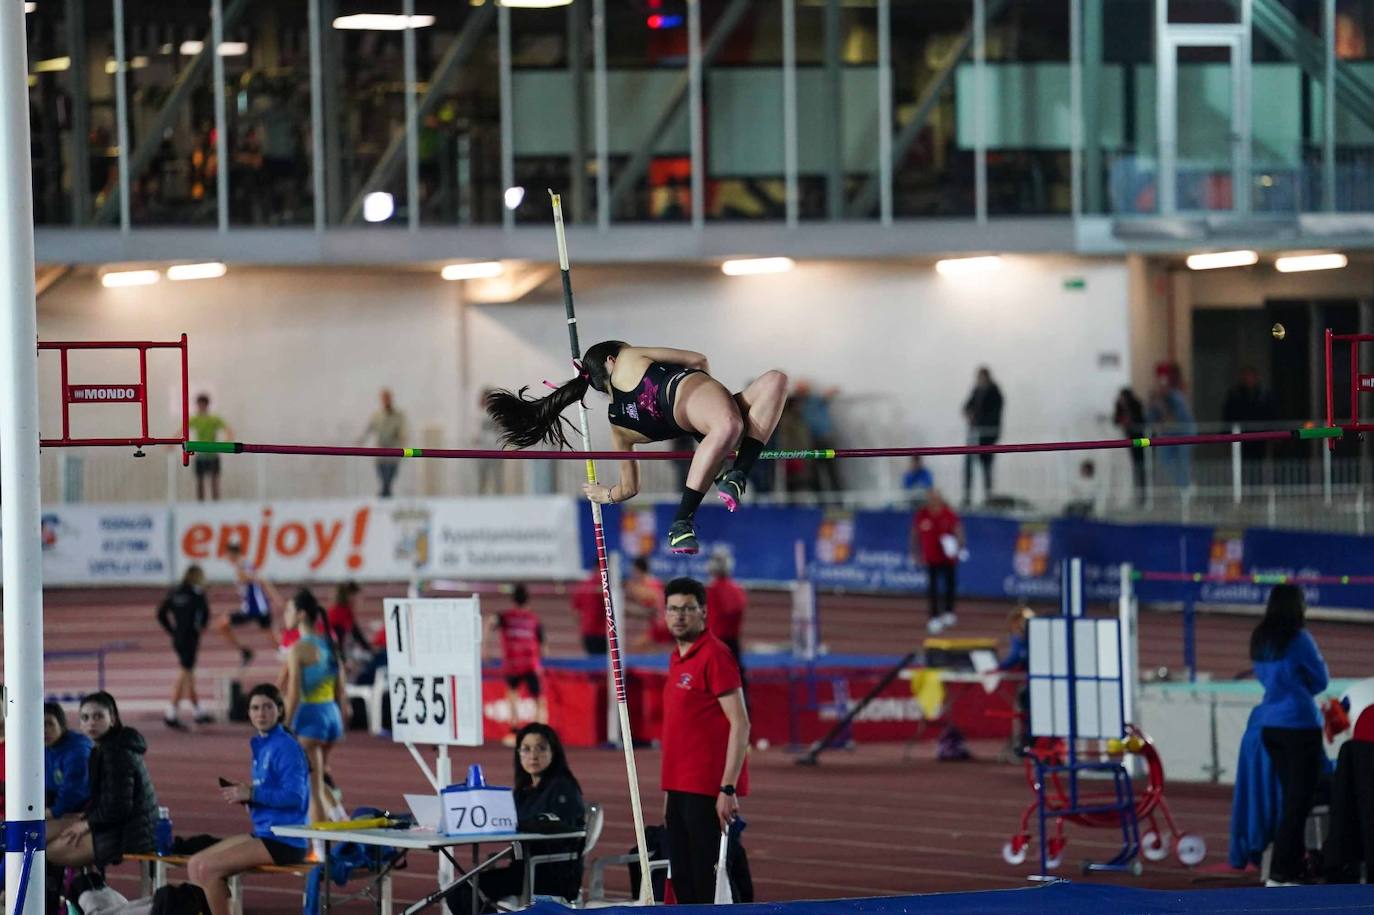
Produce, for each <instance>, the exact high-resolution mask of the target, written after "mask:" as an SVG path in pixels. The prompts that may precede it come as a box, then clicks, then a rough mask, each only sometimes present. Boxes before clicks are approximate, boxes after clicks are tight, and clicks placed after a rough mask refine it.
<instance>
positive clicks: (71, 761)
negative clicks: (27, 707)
mask: <svg viewBox="0 0 1374 915" xmlns="http://www.w3.org/2000/svg"><path fill="white" fill-rule="evenodd" d="M43 747H44V749H43V763H44V765H43V780H44V786H43V787H44V793H45V795H46V798H47V805H48V835H51V836H55V835H57V833H59V832H61V831H62V830H63V829H66V828H67V826H68V825H69V824H70V823H71V822H73V821H75V819H76V817H77V815H78V814H80V813H81V811H83V810H85V809H86V805H87V804H89V803H90V801H91V774H90V761H91V747H92V744H91V739H90V738H89V737H87V736H86V735H85V734H78V733H76V732H75V731H70V730H68V729H67V713H66V712H64V711H63V710H62V706H60V705H58V704H57V703H56V702H45V703H43Z"/></svg>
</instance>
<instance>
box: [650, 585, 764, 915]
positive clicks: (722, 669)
mask: <svg viewBox="0 0 1374 915" xmlns="http://www.w3.org/2000/svg"><path fill="white" fill-rule="evenodd" d="M664 591H665V595H666V604H665V606H666V610H665V613H664V616H665V619H666V621H667V624H668V631H669V632H671V633H672V636H673V640H674V642H675V643H676V649H677V650H676V651H674V652H673V653H672V654H671V656H670V660H669V662H668V679H667V682H666V683H665V684H664V687H663V764H662V774H661V780H662V786H663V790H664V792H666V795H667V797H666V798H665V800H664V807H663V818H664V825H665V826H666V827H667V830H668V843H669V847H670V857H671V859H672V868H673V892H674V893H675V894H676V896H677V901H678V902H679V903H682V904H710V903H712V902H713V901H714V899H715V885H716V880H715V862H716V856H717V854H718V850H719V848H720V836H721V833H722V832H725V831H727V830H729V828H730V824H731V822H732V821H733V820H734V819H735V818H736V817H738V816H739V798H740V797H743V796H744V795H746V794H748V792H749V771H748V766H747V765H746V763H745V755H746V753H747V751H748V749H749V712H748V710H747V709H746V708H745V705H744V691H743V689H742V688H741V683H740V672H739V664H738V663H736V661H735V656H734V654H733V653H732V652H731V651H730V649H729V648H727V647H726V646H725V643H724V642H722V641H721V640H720V639H718V638H716V637H715V636H714V635H712V634H711V633H710V632H708V631H707V629H706V588H705V586H703V585H702V583H701V582H699V581H697V580H696V579H694V578H675V579H673V580H672V581H670V582H668V585H667V587H666V588H665V589H664ZM733 846H734V847H732V853H731V859H732V864H731V867H730V871H731V876H732V878H733V880H732V882H733V883H734V884H735V896H734V898H735V901H736V902H752V901H753V887H752V885H751V884H750V882H749V872H748V863H747V861H745V859H744V855H743V849H742V848H739V847H738V842H737V840H736V841H735V842H734V843H733Z"/></svg>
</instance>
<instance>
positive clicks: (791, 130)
mask: <svg viewBox="0 0 1374 915" xmlns="http://www.w3.org/2000/svg"><path fill="white" fill-rule="evenodd" d="M782 173H783V184H784V185H785V187H786V192H785V193H786V197H787V226H788V228H794V227H795V226H796V225H797V222H798V220H799V219H800V217H801V199H800V195H801V188H800V185H799V181H798V177H797V0H782ZM777 463H779V464H781V463H782V462H781V461H778V462H777Z"/></svg>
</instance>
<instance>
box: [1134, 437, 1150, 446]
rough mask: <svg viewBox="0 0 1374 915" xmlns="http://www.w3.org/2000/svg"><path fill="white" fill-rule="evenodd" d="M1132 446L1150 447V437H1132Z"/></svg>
mask: <svg viewBox="0 0 1374 915" xmlns="http://www.w3.org/2000/svg"><path fill="white" fill-rule="evenodd" d="M1131 447H1132V448H1148V447H1150V440H1149V439H1148V438H1133V439H1131Z"/></svg>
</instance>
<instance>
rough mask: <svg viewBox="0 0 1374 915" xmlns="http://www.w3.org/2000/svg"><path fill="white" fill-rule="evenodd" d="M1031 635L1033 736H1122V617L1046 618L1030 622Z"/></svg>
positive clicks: (1089, 737)
mask: <svg viewBox="0 0 1374 915" xmlns="http://www.w3.org/2000/svg"><path fill="white" fill-rule="evenodd" d="M1070 625H1072V627H1073V631H1072V636H1073V641H1072V647H1070V641H1069V636H1070V631H1069V626H1070ZM1026 636H1027V638H1028V639H1029V640H1030V645H1029V646H1028V647H1029V656H1030V665H1029V671H1028V673H1029V681H1030V730H1031V734H1032V736H1035V737H1069V736H1071V735H1072V736H1077V737H1080V738H1084V739H1098V738H1110V737H1121V736H1123V732H1124V730H1125V725H1126V722H1125V721H1124V716H1123V711H1122V702H1123V701H1124V696H1123V693H1122V681H1121V627H1120V623H1119V621H1117V620H1104V619H1086V618H1083V617H1075V618H1073V619H1071V620H1070V619H1065V618H1063V617H1042V618H1040V619H1033V620H1031V621H1030V623H1029V625H1028V626H1027V628H1026ZM1070 690H1072V696H1070ZM1071 700H1072V701H1071ZM1071 715H1074V716H1075V717H1076V719H1077V720H1076V721H1072V722H1071V721H1070V716H1071ZM1071 725H1073V726H1072V727H1071Z"/></svg>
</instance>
